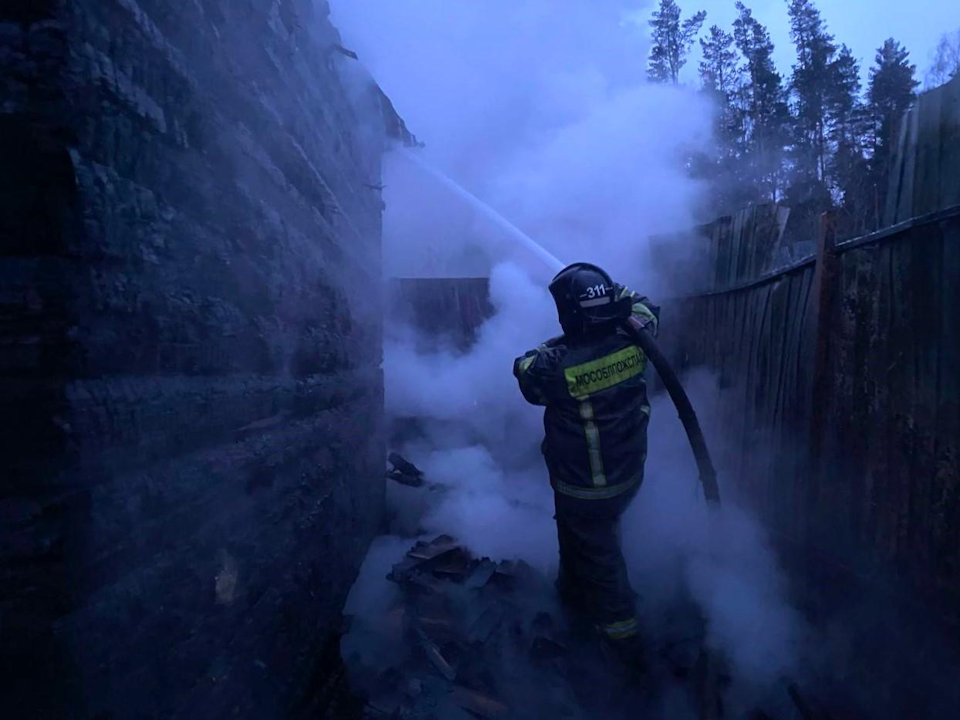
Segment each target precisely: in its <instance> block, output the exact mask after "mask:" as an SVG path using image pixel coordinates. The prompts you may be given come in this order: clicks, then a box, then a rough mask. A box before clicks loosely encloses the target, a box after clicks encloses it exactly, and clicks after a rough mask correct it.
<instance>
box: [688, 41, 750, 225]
mask: <svg viewBox="0 0 960 720" xmlns="http://www.w3.org/2000/svg"><path fill="white" fill-rule="evenodd" d="M700 48H701V50H702V51H703V60H702V61H701V63H700V82H701V91H702V92H703V93H705V94H706V95H707V96H708V97H709V98H710V99H711V101H712V102H713V104H714V107H715V113H716V114H715V116H714V128H713V130H714V139H715V141H716V147H715V150H714V152H713V153H712V155H710V156H707V157H699V158H697V166H696V169H697V171H698V172H697V174H698V175H699V176H701V177H703V178H704V179H706V180H708V181H711V182H712V183H713V186H714V188H715V190H714V193H713V195H714V202H715V210H716V211H717V212H720V213H722V212H731V211H733V210H734V209H736V208H737V207H738V206H739V205H742V204H744V203H748V202H749V201H750V198H749V197H746V198H745V197H744V196H743V180H744V178H743V177H742V168H741V163H740V161H739V160H740V156H741V148H740V139H741V137H742V129H741V122H742V114H741V113H740V111H739V108H738V106H737V99H738V97H739V94H740V92H741V88H742V84H743V71H742V69H741V68H740V67H739V64H738V56H737V50H736V48H735V47H734V44H733V35H731V34H730V33H727V32H724V31H723V30H722V29H721V28H720V27H718V26H716V25H714V26H713V27H711V28H710V32H709V35H708V36H707V38H701V39H700Z"/></svg>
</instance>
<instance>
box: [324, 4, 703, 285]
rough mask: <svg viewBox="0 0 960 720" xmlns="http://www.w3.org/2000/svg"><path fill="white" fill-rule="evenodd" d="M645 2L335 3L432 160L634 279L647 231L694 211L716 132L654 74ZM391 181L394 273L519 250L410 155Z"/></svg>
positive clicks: (571, 249)
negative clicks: (686, 161) (696, 179)
mask: <svg viewBox="0 0 960 720" xmlns="http://www.w3.org/2000/svg"><path fill="white" fill-rule="evenodd" d="M637 7H638V6H637V3H635V2H627V1H626V0H566V1H565V2H561V3H556V2H551V1H548V0H532V1H528V2H522V3H515V2H509V1H508V0H492V1H491V2H483V3H478V2H469V1H467V0H452V1H449V2H448V1H447V0H417V1H416V2H414V1H413V0H408V1H399V2H382V1H381V0H352V1H351V2H335V3H334V4H333V19H334V21H335V22H336V23H337V24H338V26H339V27H340V28H341V30H342V32H343V36H344V42H346V43H347V44H348V45H349V46H350V47H351V48H352V49H354V50H356V51H357V52H358V54H359V56H360V58H361V60H362V61H363V62H364V63H365V64H366V65H367V66H368V67H370V69H371V71H372V72H373V74H374V76H375V77H376V78H377V80H378V82H379V83H380V84H381V86H382V87H383V88H384V90H385V91H386V92H387V94H388V95H390V97H391V98H392V100H393V101H394V104H395V105H396V107H397V110H398V111H399V112H400V114H401V115H402V116H403V117H404V119H405V120H406V122H407V124H408V125H409V127H410V128H411V130H412V131H413V132H414V133H416V134H417V135H418V136H419V137H420V138H421V139H422V140H424V141H425V142H426V144H427V147H426V148H425V149H424V150H423V154H424V156H425V157H426V158H427V159H428V160H429V161H430V162H431V163H433V164H434V165H435V166H437V167H438V168H439V169H441V170H442V171H444V172H446V173H447V174H448V175H450V176H451V177H452V178H453V179H454V180H456V181H457V182H459V183H460V184H462V185H463V186H465V187H466V188H468V189H469V190H471V191H472V192H474V193H475V194H477V195H478V196H479V197H481V198H482V199H484V200H486V201H488V202H489V203H490V204H491V205H493V206H494V207H496V208H497V209H498V210H500V211H501V212H503V213H504V214H505V215H506V216H507V217H509V218H510V219H511V220H512V221H513V222H515V223H516V224H517V225H518V226H519V227H520V228H521V229H523V230H524V231H526V232H527V233H529V234H531V235H532V236H534V237H536V238H537V239H538V240H539V241H540V242H542V243H543V244H544V245H545V246H546V247H547V248H548V249H549V250H551V251H552V252H554V254H556V255H558V256H560V257H561V258H564V259H567V260H568V261H572V260H574V259H582V260H591V261H595V262H605V263H608V264H611V265H613V264H616V265H619V266H621V267H622V268H623V269H624V270H625V271H626V274H627V275H628V277H627V278H626V279H627V280H630V281H633V282H636V281H638V280H640V279H642V268H644V267H645V266H646V264H647V263H646V257H645V254H644V251H645V247H644V242H643V239H644V238H645V237H646V236H647V235H648V234H649V233H651V232H658V231H662V230H664V229H669V228H674V227H686V226H687V225H689V223H690V221H691V213H692V212H693V210H694V208H695V207H696V202H695V201H696V198H697V197H698V196H699V193H700V192H701V188H700V187H698V186H697V185H696V184H695V183H692V182H690V181H689V180H687V179H686V178H685V177H684V173H683V158H684V157H685V155H686V154H687V152H688V151H689V150H692V149H696V148H698V147H702V146H703V145H704V144H705V143H707V142H708V141H709V128H710V109H709V107H707V106H706V105H705V104H703V103H702V102H701V101H700V100H699V99H698V98H696V97H695V96H694V95H693V94H692V93H689V92H686V91H682V90H677V89H675V88H669V87H649V86H643V85H641V84H640V79H641V78H642V77H643V74H644V67H645V54H646V38H645V35H646V28H645V27H644V26H642V25H638V24H637V23H636V22H635V21H632V20H630V19H629V18H631V17H633V16H634V15H635V13H636V11H637ZM385 185H386V188H385V190H384V199H385V201H386V203H387V208H388V210H387V213H388V216H387V219H386V222H387V226H386V233H387V237H386V240H387V242H386V247H385V254H386V261H387V267H386V270H387V272H388V274H390V275H410V276H415V277H422V276H424V275H425V274H427V273H430V274H434V275H440V276H452V275H468V274H486V272H487V271H489V269H490V268H491V267H492V265H494V264H496V263H497V262H499V261H501V260H503V259H504V258H506V257H511V256H514V252H513V248H512V247H510V246H507V245H505V244H504V242H503V240H504V238H503V236H502V234H500V233H491V232H490V227H489V225H488V224H487V223H485V222H483V221H480V220H479V219H478V217H477V215H476V213H474V212H472V211H471V210H470V208H469V207H467V206H465V205H464V204H463V203H462V202H461V201H460V200H458V199H457V198H455V197H453V196H452V195H451V194H450V193H448V192H446V191H444V190H443V189H442V188H440V187H438V185H437V183H436V182H435V181H432V180H431V179H430V178H428V177H425V176H424V173H423V172H422V171H421V170H420V169H418V168H416V167H415V166H413V165H412V164H411V163H410V162H409V161H406V160H404V159H403V158H402V157H400V156H396V155H395V156H393V157H391V158H390V159H389V161H388V166H387V173H386V177H385ZM528 268H529V269H530V270H531V271H533V272H535V273H536V272H539V271H540V270H541V269H540V268H539V267H536V268H534V267H530V266H528ZM647 279H648V280H651V278H647Z"/></svg>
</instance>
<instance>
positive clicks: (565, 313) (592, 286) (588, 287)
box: [550, 262, 631, 335]
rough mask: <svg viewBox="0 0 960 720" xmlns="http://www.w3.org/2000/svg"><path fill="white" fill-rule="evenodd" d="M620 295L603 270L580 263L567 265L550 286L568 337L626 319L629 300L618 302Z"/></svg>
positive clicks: (561, 322) (617, 288) (628, 313)
mask: <svg viewBox="0 0 960 720" xmlns="http://www.w3.org/2000/svg"><path fill="white" fill-rule="evenodd" d="M619 292H620V286H618V285H617V284H616V283H614V282H613V279H612V278H611V277H610V276H609V275H608V274H607V273H606V272H605V271H604V270H602V269H601V268H599V267H597V266H596V265H591V264H590V263H583V262H579V263H574V264H573V265H568V266H567V267H565V268H564V269H563V270H561V271H560V272H559V273H557V276H556V277H555V278H553V281H552V282H551V283H550V294H551V295H553V300H554V302H555V303H556V304H557V315H558V316H559V318H560V326H561V327H562V328H563V332H564V333H565V334H567V335H582V334H584V333H587V332H589V331H591V330H592V329H598V328H601V327H604V326H608V325H610V324H613V323H616V322H617V321H620V320H625V319H626V318H628V317H629V316H630V304H631V303H630V298H629V297H628V298H624V299H619V298H618V297H617V295H618V294H619ZM624 300H625V301H626V302H624Z"/></svg>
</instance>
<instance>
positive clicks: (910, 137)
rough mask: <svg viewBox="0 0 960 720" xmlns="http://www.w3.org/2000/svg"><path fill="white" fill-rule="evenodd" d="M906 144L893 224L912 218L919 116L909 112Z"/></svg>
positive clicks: (916, 113) (912, 111) (914, 111)
mask: <svg viewBox="0 0 960 720" xmlns="http://www.w3.org/2000/svg"><path fill="white" fill-rule="evenodd" d="M905 122H906V124H907V144H906V148H905V150H904V155H903V172H902V175H901V177H902V180H901V185H900V197H899V199H898V203H897V211H896V216H895V217H894V222H895V223H897V222H902V221H904V220H909V219H910V218H912V217H914V212H913V188H914V185H915V181H916V173H917V135H918V133H919V129H920V114H919V113H918V112H917V111H916V109H914V110H911V111H910V113H909V114H908V115H907V117H906V121H905Z"/></svg>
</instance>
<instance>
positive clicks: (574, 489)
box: [553, 475, 640, 500]
mask: <svg viewBox="0 0 960 720" xmlns="http://www.w3.org/2000/svg"><path fill="white" fill-rule="evenodd" d="M639 482H640V475H637V476H636V477H635V478H634V479H633V480H628V481H627V482H625V483H620V484H619V485H603V486H601V487H592V488H590V487H580V486H578V485H569V484H567V483H565V482H562V481H560V480H554V481H553V489H554V490H556V491H557V492H558V493H560V494H561V495H568V496H569V497H573V498H577V499H578V500H609V499H610V498H614V497H617V495H622V494H623V493H625V492H627V491H629V490H632V489H633V488H635V487H636V486H637V484H638V483H639Z"/></svg>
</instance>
